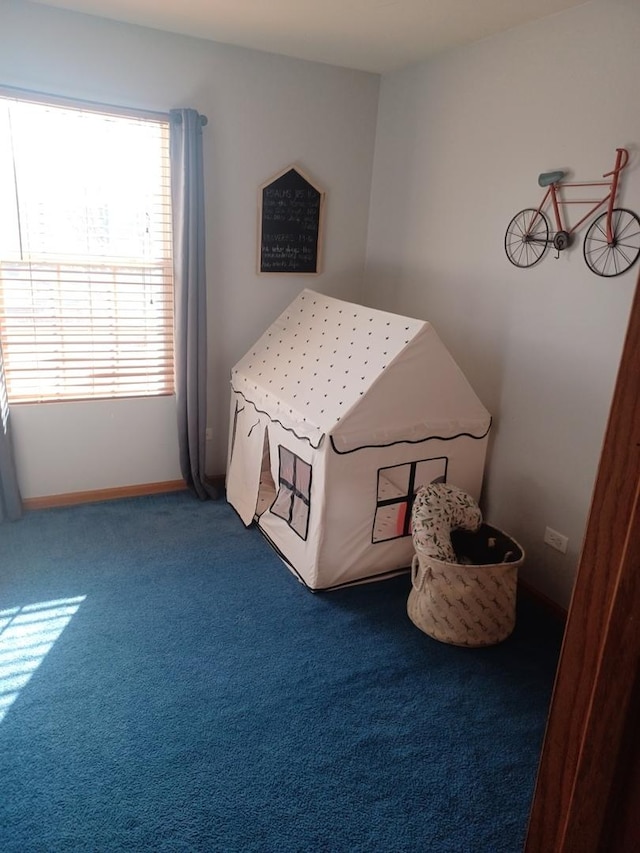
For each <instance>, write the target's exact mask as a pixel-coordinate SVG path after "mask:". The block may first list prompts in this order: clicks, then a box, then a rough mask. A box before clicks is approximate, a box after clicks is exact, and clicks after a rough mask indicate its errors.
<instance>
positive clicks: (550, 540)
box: [544, 527, 569, 554]
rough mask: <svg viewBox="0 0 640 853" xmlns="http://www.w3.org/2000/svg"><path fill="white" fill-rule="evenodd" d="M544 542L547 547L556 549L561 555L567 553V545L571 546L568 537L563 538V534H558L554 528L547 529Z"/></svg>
mask: <svg viewBox="0 0 640 853" xmlns="http://www.w3.org/2000/svg"><path fill="white" fill-rule="evenodd" d="M544 541H545V542H546V543H547V545H550V546H551V547H552V548H555V549H556V551H560V553H561V554H566V553H567V545H568V544H569V540H568V539H567V537H566V536H563V535H562V533H558V531H557V530H554V529H553V527H545V529H544Z"/></svg>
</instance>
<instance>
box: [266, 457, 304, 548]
mask: <svg viewBox="0 0 640 853" xmlns="http://www.w3.org/2000/svg"><path fill="white" fill-rule="evenodd" d="M279 451H280V473H279V481H278V494H277V496H276V499H275V501H274V502H273V506H272V507H271V512H272V513H273V514H274V515H277V516H278V518H282V519H284V520H285V521H286V522H287V524H288V525H289V527H291V528H292V529H293V530H294V531H295V532H296V533H297V534H298V536H300V538H301V539H306V538H307V532H308V529H309V501H310V496H311V465H309V463H308V462H305V461H304V460H302V459H300V457H299V456H296V455H295V453H292V452H291V451H290V450H287V448H286V447H282V445H280V447H279Z"/></svg>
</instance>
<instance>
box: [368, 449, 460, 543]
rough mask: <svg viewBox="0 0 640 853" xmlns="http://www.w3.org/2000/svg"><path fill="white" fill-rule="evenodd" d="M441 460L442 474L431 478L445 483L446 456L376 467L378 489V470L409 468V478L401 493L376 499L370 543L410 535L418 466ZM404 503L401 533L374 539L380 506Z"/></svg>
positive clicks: (447, 459) (447, 458) (391, 540)
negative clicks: (404, 489) (392, 496)
mask: <svg viewBox="0 0 640 853" xmlns="http://www.w3.org/2000/svg"><path fill="white" fill-rule="evenodd" d="M440 460H442V461H443V462H444V474H442V475H440V476H438V477H436V478H435V479H433V480H431V482H432V483H446V482H447V473H448V470H449V457H448V456H433V457H430V458H428V459H413V460H411V461H408V462H399V463H398V464H397V465H385V466H384V467H383V468H378V478H377V481H378V489H379V488H380V472H381V471H388V470H389V469H391V468H407V467H408V468H409V479H408V483H407V491H406V492H405V494H403V495H399V496H398V497H395V498H382V499H378V500H377V501H376V511H375V513H374V516H373V526H372V528H371V544H372V545H379V544H380V543H382V542H393V541H394V540H395V539H403V538H404V537H406V536H409V535H410V527H411V513H412V510H413V504H414V501H415V499H416V495H415V492H416V476H417V471H418V466H419V465H421V464H422V463H424V462H438V461H440ZM402 504H404V505H405V507H406V509H405V514H404V519H403V522H402V533H397V534H396V535H395V536H385V538H384V539H376V538H375V533H376V519H377V517H378V510H379V509H380V507H385V506H400V505H402Z"/></svg>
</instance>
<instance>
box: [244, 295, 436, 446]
mask: <svg viewBox="0 0 640 853" xmlns="http://www.w3.org/2000/svg"><path fill="white" fill-rule="evenodd" d="M425 325H426V324H425V322H424V321H422V320H413V319H409V318H406V317H401V316H398V315H396V314H389V313H387V312H384V311H377V310H374V309H371V308H366V307H364V306H361V305H355V304H352V303H349V302H343V301H341V300H338V299H334V298H332V297H329V296H324V295H322V294H320V293H316V292H314V291H311V290H304V291H303V292H302V293H301V294H300V295H299V296H298V298H297V299H296V300H294V302H293V303H292V304H291V305H290V306H289V307H288V308H287V309H286V311H285V312H283V314H281V315H280V317H279V318H278V319H277V320H276V321H275V322H274V323H273V324H272V326H271V327H270V328H269V329H268V330H267V331H266V332H265V334H264V335H263V336H262V337H261V338H260V340H258V342H257V343H256V344H255V346H253V347H252V348H251V350H250V351H249V352H248V353H247V354H246V355H245V356H244V358H243V359H241V361H239V362H238V364H237V365H236V366H235V368H234V369H233V371H232V380H231V382H232V386H233V388H234V390H236V391H238V392H240V393H241V394H242V395H243V396H244V397H245V398H246V399H248V400H250V401H251V402H252V403H253V404H254V405H255V406H256V408H258V409H261V410H262V411H265V412H268V413H269V416H270V417H271V418H273V419H275V420H278V421H280V422H281V423H282V424H283V425H284V426H285V427H287V428H289V429H293V431H294V432H295V433H296V434H297V435H299V436H301V437H305V438H308V439H309V440H310V441H311V442H312V444H313V445H314V446H318V444H319V443H320V441H321V440H322V437H323V435H324V434H325V433H328V432H330V430H331V429H332V428H333V427H334V426H335V425H336V424H337V423H339V422H340V419H341V418H343V417H344V416H345V414H346V413H347V412H349V411H350V410H351V409H352V408H353V407H354V406H355V405H357V404H358V402H359V401H360V399H361V398H362V397H363V396H364V395H365V394H366V392H367V390H368V389H369V388H370V387H371V385H372V384H373V383H374V382H375V381H376V379H377V378H378V377H379V376H380V375H381V374H382V373H383V372H384V370H385V369H386V368H387V367H388V365H389V364H390V363H391V362H392V361H393V360H394V359H395V358H396V356H398V355H399V354H400V353H401V352H402V350H403V349H404V348H405V347H406V346H407V344H408V343H409V342H410V341H411V340H412V338H413V337H414V336H415V335H416V334H417V333H418V332H419V331H420V330H421V329H422V328H423V327H424V326H425Z"/></svg>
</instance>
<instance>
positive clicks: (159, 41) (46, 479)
mask: <svg viewBox="0 0 640 853" xmlns="http://www.w3.org/2000/svg"><path fill="white" fill-rule="evenodd" d="M0 83H2V84H5V85H11V86H20V87H24V88H29V89H35V90H40V91H44V92H52V93H56V94H61V95H65V96H69V97H76V98H85V99H89V100H94V101H101V102H105V103H110V104H118V105H123V106H133V107H139V108H143V109H150V110H159V111H168V110H169V109H171V108H172V107H178V106H190V107H194V108H196V109H198V110H199V111H200V112H202V113H204V114H206V115H207V116H208V117H209V124H208V126H207V128H206V130H205V134H204V147H205V151H204V157H205V171H206V199H205V204H206V214H207V235H208V236H207V270H208V297H209V308H208V313H209V318H208V319H209V339H210V365H209V376H210V389H209V390H210V394H209V401H208V405H209V413H210V414H209V423H210V425H211V426H212V427H213V429H214V435H215V439H214V441H213V443H212V446H211V448H210V453H209V454H208V469H209V471H210V473H214V474H215V473H222V472H223V471H224V464H225V449H226V431H227V417H228V393H229V391H228V382H229V372H230V368H231V366H232V365H233V364H234V363H235V361H236V360H237V359H238V358H239V357H240V356H241V355H242V354H243V353H244V351H245V350H246V349H247V348H248V347H249V346H250V345H251V344H252V343H253V342H254V340H255V339H256V338H257V337H258V335H259V334H261V333H262V331H263V330H264V328H265V327H266V326H268V325H269V323H270V322H271V321H272V320H273V319H274V318H275V317H276V316H277V315H278V314H279V313H280V312H281V311H282V310H283V309H284V307H285V306H286V305H287V304H288V303H289V302H290V301H291V300H292V299H293V297H294V296H295V295H297V293H298V292H299V291H300V290H301V289H302V288H303V287H308V286H310V287H313V288H315V289H317V290H320V291H322V292H325V293H328V294H331V295H333V296H339V297H342V298H345V299H355V300H358V299H359V298H360V297H361V293H362V290H361V289H362V284H363V267H364V256H365V245H366V229H367V217H368V204H369V192H370V186H371V169H372V159H373V144H374V134H375V121H376V110H377V98H378V86H379V78H378V77H377V76H376V75H369V74H364V73H361V72H357V71H350V70H344V69H338V68H333V67H330V66H327V65H320V64H315V63H308V62H302V61H297V60H291V59H286V58H283V57H278V56H274V55H270V54H266V53H260V52H256V51H250V50H243V49H240V48H235V47H230V46H226V45H219V44H213V43H211V42H206V41H203V40H199V39H193V38H187V37H183V36H176V35H171V34H168V33H162V32H159V31H155V30H150V29H145V28H141V27H133V26H128V25H125V24H117V23H114V22H109V21H106V20H102V19H99V18H93V17H89V16H84V15H78V14H75V13H70V12H63V11H60V10H57V9H53V8H48V7H45V6H38V5H35V4H30V3H26V2H14V0H0ZM293 162H297V163H299V164H300V165H301V166H302V167H303V168H304V169H305V170H306V171H307V172H308V173H309V174H310V175H311V176H312V177H313V178H314V179H315V180H316V181H318V182H319V183H320V184H321V185H322V186H323V187H324V188H325V189H326V191H327V214H328V215H327V219H326V231H325V255H324V272H323V273H322V274H321V275H320V276H317V277H303V276H258V275H257V274H256V251H257V250H256V238H257V196H258V187H259V186H260V184H261V183H263V182H264V181H265V180H267V179H268V178H269V177H271V175H273V174H274V173H276V172H278V171H280V170H281V169H282V168H284V167H285V166H287V165H289V164H290V163H293ZM12 418H13V421H14V431H15V439H16V453H17V457H18V460H17V461H18V468H19V479H20V484H21V487H22V491H23V495H24V496H25V497H33V496H40V495H47V494H58V493H65V492H69V491H75V490H78V489H79V490H85V489H87V490H88V489H100V488H108V487H111V486H116V485H117V486H123V485H132V484H139V483H145V482H154V481H163V480H170V479H176V478H179V477H180V471H179V464H178V452H177V432H176V427H175V417H174V413H173V408H172V406H171V405H170V401H166V400H164V401H162V400H160V401H155V403H150V402H149V401H148V400H141V401H130V400H127V401H117V402H111V403H108V404H103V403H85V404H82V405H80V404H73V405H71V404H56V405H53V404H48V405H46V406H29V407H26V406H25V407H18V406H15V407H14V408H13V413H12ZM125 424H128V427H126V426H124V425H125ZM116 436H117V440H116V438H115V437H116Z"/></svg>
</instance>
